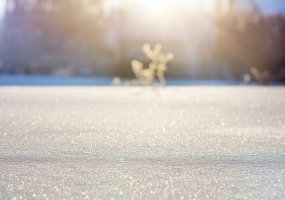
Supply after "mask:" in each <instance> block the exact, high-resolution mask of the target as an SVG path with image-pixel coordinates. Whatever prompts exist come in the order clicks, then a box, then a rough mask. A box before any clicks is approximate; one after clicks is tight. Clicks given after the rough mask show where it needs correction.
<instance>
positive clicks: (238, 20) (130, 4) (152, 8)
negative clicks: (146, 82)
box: [0, 0, 285, 82]
mask: <svg viewBox="0 0 285 200" xmlns="http://www.w3.org/2000/svg"><path fill="white" fill-rule="evenodd" d="M144 43H150V44H155V43H161V44H162V46H163V48H164V49H165V51H167V52H168V51H169V52H173V53H174V55H175V59H174V61H172V62H171V63H170V64H169V71H168V73H167V77H168V78H170V79H176V80H177V79H189V80H235V81H243V80H244V79H245V77H246V75H247V74H250V73H254V72H253V70H251V69H252V68H254V70H257V72H256V73H260V74H265V75H266V78H267V79H269V80H270V81H273V82H275V81H276V82H282V81H283V82H284V81H285V1H284V0H199V1H194V0H192V1H190V0H64V1H63V0H61V1H59V0H0V74H1V77H3V76H7V75H9V76H11V75H19V74H21V75H48V76H50V75H52V76H54V75H57V76H67V77H68V76H92V77H115V76H120V77H133V74H132V71H131V66H130V61H131V60H132V59H139V60H142V61H145V62H146V63H147V60H146V59H145V56H144V54H143V53H142V49H141V48H142V46H143V44H144ZM265 75H264V76H265ZM0 79H1V78H0ZM246 79H248V78H246Z"/></svg>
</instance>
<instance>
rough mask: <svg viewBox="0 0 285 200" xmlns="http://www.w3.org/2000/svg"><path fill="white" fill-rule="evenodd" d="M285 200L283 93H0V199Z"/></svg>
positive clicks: (159, 90)
mask: <svg viewBox="0 0 285 200" xmlns="http://www.w3.org/2000/svg"><path fill="white" fill-rule="evenodd" d="M284 196H285V88H284V87H268V88H267V87H238V86H228V87H166V88H163V87H161V88H150V87H146V88H141V87H100V88H98V87H0V199H13V198H15V199H284Z"/></svg>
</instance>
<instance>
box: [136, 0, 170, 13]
mask: <svg viewBox="0 0 285 200" xmlns="http://www.w3.org/2000/svg"><path fill="white" fill-rule="evenodd" d="M174 2H175V1H173V0H155V1H143V0H141V1H139V7H140V8H141V9H142V10H144V11H146V14H151V15H157V16H161V15H166V14H167V13H170V12H171V6H173V4H174Z"/></svg>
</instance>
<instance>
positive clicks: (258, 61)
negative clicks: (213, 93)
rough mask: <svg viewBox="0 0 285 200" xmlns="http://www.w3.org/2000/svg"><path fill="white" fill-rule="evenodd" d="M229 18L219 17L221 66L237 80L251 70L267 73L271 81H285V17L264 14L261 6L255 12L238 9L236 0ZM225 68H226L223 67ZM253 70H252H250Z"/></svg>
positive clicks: (226, 15)
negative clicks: (227, 69)
mask: <svg viewBox="0 0 285 200" xmlns="http://www.w3.org/2000/svg"><path fill="white" fill-rule="evenodd" d="M230 2H231V4H230V5H231V6H230V9H229V11H228V13H226V14H225V15H223V16H221V17H219V16H218V20H217V26H218V30H219V34H218V37H217V42H218V43H217V49H216V55H217V58H218V60H217V61H218V63H221V64H224V65H226V67H228V68H230V69H231V72H232V73H231V74H232V75H234V76H235V77H234V78H235V79H239V78H240V74H243V73H244V72H245V71H247V70H248V69H250V68H256V69H257V70H258V71H259V72H258V73H264V72H267V74H268V75H267V76H268V77H264V78H268V79H269V80H271V81H284V80H285V17H284V16H283V15H278V14H276V15H263V14H262V12H261V10H260V8H259V6H258V4H257V3H256V2H254V1H249V2H250V4H251V9H250V10H248V11H242V10H238V9H236V8H235V6H236V5H235V3H236V2H237V1H236V0H230ZM221 66H223V65H221ZM249 71H250V70H249Z"/></svg>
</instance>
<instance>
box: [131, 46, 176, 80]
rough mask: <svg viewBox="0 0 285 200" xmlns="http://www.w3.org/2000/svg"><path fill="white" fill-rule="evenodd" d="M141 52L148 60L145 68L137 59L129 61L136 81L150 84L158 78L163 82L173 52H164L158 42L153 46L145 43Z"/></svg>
mask: <svg viewBox="0 0 285 200" xmlns="http://www.w3.org/2000/svg"><path fill="white" fill-rule="evenodd" d="M143 52H144V53H145V55H146V57H147V59H148V60H150V64H149V66H148V67H147V68H145V67H144V64H143V63H142V62H140V61H138V60H133V61H132V62H131V65H132V70H133V73H134V74H135V76H136V83H137V84H140V85H150V84H153V83H154V81H155V79H156V78H158V80H159V82H160V83H161V84H165V82H166V80H165V73H166V71H167V63H168V62H169V61H171V60H173V58H174V55H173V53H164V52H163V51H162V46H161V45H160V44H156V45H155V46H154V47H153V48H151V46H150V45H149V44H145V45H144V46H143Z"/></svg>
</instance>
